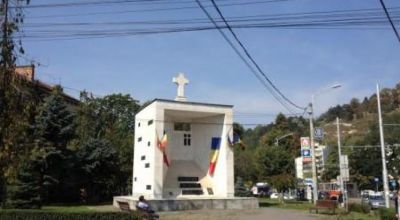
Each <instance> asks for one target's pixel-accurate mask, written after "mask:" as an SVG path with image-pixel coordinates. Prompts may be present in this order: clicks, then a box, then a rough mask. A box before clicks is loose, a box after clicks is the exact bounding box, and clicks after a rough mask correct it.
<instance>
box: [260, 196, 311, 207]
mask: <svg viewBox="0 0 400 220" xmlns="http://www.w3.org/2000/svg"><path fill="white" fill-rule="evenodd" d="M258 202H259V205H260V207H277V208H285V209H296V210H308V209H309V208H311V207H312V206H313V205H312V204H311V203H310V202H308V201H296V200H285V202H284V203H279V201H278V200H277V199H268V198H259V199H258Z"/></svg>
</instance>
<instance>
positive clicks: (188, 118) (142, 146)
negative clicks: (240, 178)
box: [133, 101, 234, 199]
mask: <svg viewBox="0 0 400 220" xmlns="http://www.w3.org/2000/svg"><path fill="white" fill-rule="evenodd" d="M150 120H153V123H152V124H150V125H149V124H148V122H149V121H150ZM177 121H178V122H190V123H192V125H191V131H190V132H182V131H174V122H177ZM139 125H140V126H139ZM164 132H166V133H167V136H168V147H167V155H168V157H169V159H170V161H171V163H173V161H174V160H186V161H193V162H194V163H196V164H197V166H198V167H200V169H201V170H202V171H203V172H204V176H207V172H208V167H209V153H210V150H211V138H212V137H221V147H220V153H219V157H218V162H217V165H216V169H215V172H214V176H212V177H208V176H207V178H208V179H211V182H212V186H213V190H214V196H215V197H233V195H234V179H233V151H232V149H231V148H230V147H229V146H228V144H227V136H228V135H230V136H232V108H231V107H225V106H211V105H198V104H197V105H196V104H195V105H192V104H189V103H179V102H163V101H155V102H153V103H152V104H150V105H149V106H147V107H146V108H145V109H143V110H142V111H141V112H139V113H138V114H137V115H136V133H135V149H134V173H133V177H134V178H133V180H134V181H133V196H139V195H145V196H146V197H147V198H155V199H160V198H162V197H163V186H164V184H165V182H164V181H166V175H167V173H168V167H167V166H166V165H165V164H164V162H163V154H162V152H161V151H160V150H159V149H158V147H157V143H156V139H157V135H158V138H161V137H162V136H163V134H164ZM184 133H190V134H191V139H192V141H191V142H192V143H191V146H184V145H183V134H184ZM139 138H141V141H139ZM142 156H144V157H145V160H142ZM146 163H149V164H150V167H149V168H145V164H146ZM135 178H136V180H135ZM200 178H202V177H201V176H200ZM146 185H151V189H150V190H148V189H146Z"/></svg>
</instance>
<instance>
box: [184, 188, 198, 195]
mask: <svg viewBox="0 0 400 220" xmlns="http://www.w3.org/2000/svg"><path fill="white" fill-rule="evenodd" d="M182 195H203V190H202V189H184V190H182Z"/></svg>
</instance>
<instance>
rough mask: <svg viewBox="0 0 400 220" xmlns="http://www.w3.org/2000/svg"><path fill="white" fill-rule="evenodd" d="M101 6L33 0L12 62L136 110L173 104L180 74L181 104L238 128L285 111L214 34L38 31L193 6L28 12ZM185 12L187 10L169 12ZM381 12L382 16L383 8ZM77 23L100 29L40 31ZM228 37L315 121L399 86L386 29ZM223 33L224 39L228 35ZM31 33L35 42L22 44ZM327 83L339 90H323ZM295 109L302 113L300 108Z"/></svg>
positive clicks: (347, 1) (319, 3)
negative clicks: (115, 96)
mask: <svg viewBox="0 0 400 220" xmlns="http://www.w3.org/2000/svg"><path fill="white" fill-rule="evenodd" d="M101 1H103V2H104V1H105V0H81V1H73V0H62V1H61V0H32V1H31V4H30V6H32V7H31V8H29V7H28V8H25V9H24V12H25V24H24V26H23V27H22V30H23V32H24V35H25V37H22V42H23V45H24V49H25V51H26V54H25V55H23V56H22V55H21V58H19V61H18V64H29V63H31V62H34V63H36V65H37V67H36V77H37V78H38V79H40V80H43V81H45V82H48V83H51V84H61V85H62V86H64V87H65V91H66V92H67V93H69V94H71V95H74V96H77V94H78V92H77V91H79V90H87V91H90V92H92V93H93V94H95V95H99V96H104V95H107V94H111V93H129V94H131V96H132V97H133V98H135V99H137V100H139V101H140V102H141V103H143V102H145V101H148V100H152V99H154V98H164V99H174V98H175V96H176V86H175V85H174V84H173V83H172V77H174V76H176V75H177V74H178V73H180V72H182V73H184V74H185V76H186V77H187V78H188V79H189V81H190V83H189V85H187V86H186V89H185V95H186V96H187V97H188V100H189V101H195V102H207V103H219V104H231V105H234V115H235V116H234V117H235V120H236V121H238V122H240V123H243V124H264V123H269V122H271V121H273V120H274V118H275V116H276V114H278V113H280V112H282V113H285V114H291V112H289V111H287V110H286V109H285V108H284V107H283V106H282V105H280V104H279V102H277V101H276V100H275V99H274V98H273V96H272V95H271V94H270V93H269V92H268V90H266V88H265V87H263V85H262V84H261V83H260V82H259V81H257V79H256V77H254V75H252V73H251V72H250V70H249V69H248V68H247V67H246V65H245V64H244V63H243V62H242V60H240V59H239V57H238V56H237V55H236V54H235V53H234V51H233V50H232V48H231V47H230V46H229V45H228V43H227V42H226V41H225V40H224V39H223V38H222V36H221V34H220V33H219V32H218V31H217V30H215V29H214V30H204V31H193V32H181V33H163V34H149V35H130V36H129V35H128V36H112V37H105V38H85V37H84V39H75V40H65V39H64V40H60V39H52V38H51V37H50V38H45V37H46V36H47V37H49V36H50V35H51V34H49V32H45V31H49V30H53V31H54V30H55V31H56V32H57V33H63V32H68V31H71V30H74V31H78V32H79V31H80V30H82V31H85V30H92V29H94V30H95V29H101V30H109V29H113V28H114V29H115V28H116V29H118V28H122V29H124V30H125V29H127V28H130V29H146V28H149V27H161V28H162V27H163V26H162V25H158V26H157V25H155V26H149V24H137V23H132V24H128V25H126V26H122V27H120V26H118V25H115V23H113V22H126V21H150V20H162V21H164V20H191V19H207V17H206V16H205V14H204V13H203V12H202V11H201V9H200V8H198V7H197V4H196V2H195V0H193V1H189V0H164V1H155V2H151V1H147V2H140V1H139V2H134V1H126V2H125V3H119V4H105V5H95V4H92V5H78V6H74V7H66V6H60V7H37V8H35V7H33V6H35V5H39V6H40V5H49V4H57V3H70V2H72V3H73V2H75V3H76V2H89V3H93V2H101ZM216 2H217V4H219V5H221V6H220V9H221V11H222V13H223V14H224V16H225V17H227V18H231V17H236V16H255V15H273V16H271V17H272V18H277V17H279V16H277V14H288V13H304V12H316V11H335V10H338V11H341V10H359V9H377V10H378V9H380V10H382V8H381V6H380V4H379V1H378V0H278V1H270V0H269V1H268V0H264V1H263V0H258V1H256V0H219V1H218V0H217V1H216ZM202 3H203V4H205V5H210V1H208V0H202ZM242 3H251V4H242ZM385 3H386V6H387V7H388V8H389V12H392V13H393V15H394V18H395V19H397V20H396V25H397V27H398V29H399V30H400V22H399V18H400V15H399V13H398V10H397V14H396V16H395V13H394V12H395V10H396V7H400V2H399V1H398V0H385ZM224 4H237V5H229V6H223V5H224ZM188 6H189V7H190V6H193V7H191V8H185V9H174V10H170V9H168V8H177V7H178V8H179V7H188ZM159 9H162V10H159ZM206 9H207V10H208V11H209V13H211V14H212V15H213V16H214V17H217V16H218V14H217V13H216V11H215V10H214V9H213V8H212V7H207V8H206ZM104 12H107V13H104ZM116 12H119V13H116ZM96 13H97V14H96ZM381 13H382V15H381V16H384V14H383V10H382V11H381ZM65 15H68V16H65ZM72 15H73V16H72ZM228 21H229V19H228ZM84 22H88V23H90V22H92V23H96V22H100V23H102V22H103V23H104V22H109V23H106V24H103V25H101V26H98V27H97V26H94V25H91V26H84V27H82V29H77V28H79V27H76V26H73V27H70V26H62V25H53V26H49V23H56V24H58V23H84ZM210 24H211V23H210ZM210 24H208V25H210ZM35 25H37V26H36V27H35ZM225 31H226V30H225ZM234 31H235V32H236V33H237V35H238V37H239V38H240V40H241V41H242V42H243V44H244V45H245V46H246V47H247V49H248V51H249V52H250V54H251V55H252V56H253V58H254V59H255V60H256V61H257V63H258V64H259V65H260V67H261V68H262V69H263V70H264V72H265V73H266V75H267V76H268V77H269V78H270V79H271V81H272V82H273V83H274V84H275V85H276V87H277V88H279V89H280V91H281V92H282V93H283V94H285V96H287V97H288V98H289V99H290V100H292V101H293V102H294V103H296V104H298V105H300V106H306V105H307V104H308V103H309V102H310V100H311V96H312V95H313V94H318V95H316V96H315V103H314V106H315V112H316V113H317V115H318V114H320V113H322V112H324V111H326V110H327V109H328V108H329V107H331V106H335V105H337V104H343V103H347V102H349V101H350V99H352V98H354V97H355V98H359V99H362V98H364V97H365V96H368V97H369V96H370V95H372V94H373V93H374V92H375V89H376V88H375V86H376V84H380V86H381V87H394V86H395V85H396V84H397V83H399V82H400V42H398V41H397V39H396V37H395V35H394V32H393V31H392V29H391V28H390V26H389V22H387V23H386V24H383V25H381V26H380V27H379V28H374V27H372V26H371V27H369V26H366V28H363V29H361V28H358V29H354V28H353V29H350V28H347V29H346V28H331V29H327V28H324V29H322V28H317V29H311V28H307V29H304V28H302V29H300V28H297V29H295V28H254V29H252V28H243V29H240V28H234ZM225 33H226V34H228V35H229V32H227V31H226V32H225ZM34 34H38V36H40V37H39V38H33V37H30V36H33V35H34ZM229 36H230V35H229ZM230 37H231V36H230ZM333 84H340V85H342V87H341V88H338V89H335V90H324V89H325V88H327V87H329V86H331V85H333ZM320 91H324V92H320ZM292 112H293V110H292ZM295 112H296V113H301V111H300V110H296V111H295Z"/></svg>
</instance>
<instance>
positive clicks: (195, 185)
mask: <svg viewBox="0 0 400 220" xmlns="http://www.w3.org/2000/svg"><path fill="white" fill-rule="evenodd" d="M179 187H180V188H201V184H200V183H180V184H179Z"/></svg>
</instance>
